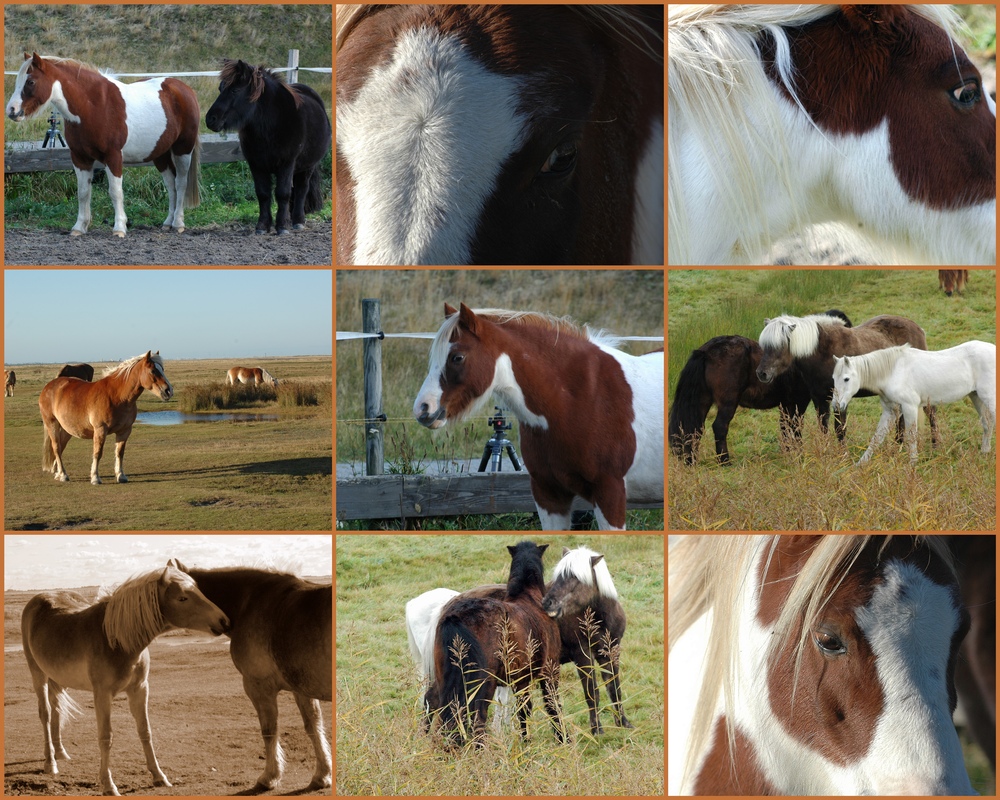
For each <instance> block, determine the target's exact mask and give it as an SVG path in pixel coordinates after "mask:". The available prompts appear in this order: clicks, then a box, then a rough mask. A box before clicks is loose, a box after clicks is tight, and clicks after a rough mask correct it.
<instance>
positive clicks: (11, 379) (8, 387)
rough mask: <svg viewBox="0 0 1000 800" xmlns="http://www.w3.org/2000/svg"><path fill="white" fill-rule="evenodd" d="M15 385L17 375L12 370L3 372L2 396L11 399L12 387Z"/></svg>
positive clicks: (12, 394)
mask: <svg viewBox="0 0 1000 800" xmlns="http://www.w3.org/2000/svg"><path fill="white" fill-rule="evenodd" d="M16 385H17V373H16V372H14V370H12V369H11V370H6V369H5V370H4V371H3V396H4V397H13V396H14V387H15V386H16Z"/></svg>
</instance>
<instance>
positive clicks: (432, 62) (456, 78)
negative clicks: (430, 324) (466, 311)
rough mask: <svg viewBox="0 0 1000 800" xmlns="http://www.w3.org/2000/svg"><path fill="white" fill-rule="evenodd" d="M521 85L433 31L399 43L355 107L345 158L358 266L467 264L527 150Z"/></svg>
mask: <svg viewBox="0 0 1000 800" xmlns="http://www.w3.org/2000/svg"><path fill="white" fill-rule="evenodd" d="M517 102H518V82H517V80H516V79H514V78H510V77H503V76H500V75H496V74H494V73H492V72H489V71H487V70H486V69H485V68H484V67H483V66H482V65H481V64H480V63H479V62H477V61H475V60H474V59H473V58H471V57H470V56H469V54H468V53H467V52H466V50H465V48H464V47H463V46H462V44H461V43H460V42H459V41H458V39H456V38H454V37H451V36H445V35H444V34H443V33H441V32H440V31H439V30H437V29H434V28H426V27H422V28H417V29H415V30H411V31H407V32H406V33H404V34H402V35H401V36H400V37H399V41H398V42H397V44H396V47H395V49H394V51H393V55H392V59H391V60H390V61H388V62H387V63H385V64H382V65H381V66H378V67H376V68H375V69H373V70H372V72H371V74H370V75H369V77H368V79H367V81H366V83H365V85H364V86H363V87H362V89H361V90H360V91H359V92H358V94H357V96H356V97H354V98H353V99H352V100H351V101H350V102H338V103H337V152H338V155H339V156H342V157H343V158H344V159H345V160H346V161H347V164H348V165H349V167H350V170H351V176H352V177H353V179H354V182H355V184H354V202H355V206H356V209H355V217H356V223H357V234H356V239H355V252H354V254H353V260H352V263H354V264H466V263H468V262H469V261H470V249H471V244H472V239H473V236H474V234H475V231H476V226H477V224H478V220H479V216H480V213H481V211H482V209H483V206H484V205H485V203H486V201H487V200H488V198H489V196H490V193H491V192H492V190H493V187H494V184H495V182H496V179H497V176H498V175H499V173H500V168H501V166H502V165H503V163H504V161H505V160H506V159H507V158H508V157H509V156H510V155H511V154H512V153H513V152H515V151H516V150H517V149H518V147H519V146H520V144H521V141H522V138H523V136H524V131H525V129H526V120H525V119H524V118H523V117H522V116H521V115H519V114H518V113H517Z"/></svg>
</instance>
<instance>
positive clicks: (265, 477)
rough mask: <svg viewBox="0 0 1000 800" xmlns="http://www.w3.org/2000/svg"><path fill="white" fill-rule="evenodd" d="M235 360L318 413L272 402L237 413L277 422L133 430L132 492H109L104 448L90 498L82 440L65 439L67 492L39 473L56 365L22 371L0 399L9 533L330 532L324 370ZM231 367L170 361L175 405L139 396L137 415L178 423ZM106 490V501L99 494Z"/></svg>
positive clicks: (302, 362) (124, 487) (323, 362)
mask: <svg viewBox="0 0 1000 800" xmlns="http://www.w3.org/2000/svg"><path fill="white" fill-rule="evenodd" d="M241 360H242V361H244V362H248V361H253V363H254V364H257V363H260V364H264V365H265V366H267V368H268V369H269V370H270V371H271V372H272V373H273V374H274V375H276V376H277V377H278V378H279V380H285V381H289V382H292V381H295V382H298V383H300V384H307V385H310V386H312V387H314V388H315V390H316V396H317V398H318V401H319V404H318V405H310V406H294V407H287V406H284V405H282V404H280V396H279V400H278V402H269V403H260V404H257V405H256V406H255V407H253V408H251V409H247V408H245V407H244V408H241V409H240V410H241V411H244V412H245V411H248V410H249V411H253V413H256V414H276V415H277V419H276V420H261V421H223V422H211V423H197V424H179V425H149V424H141V423H139V422H137V423H136V424H135V426H134V427H133V429H132V435H131V437H130V438H129V441H128V446H127V449H126V465H127V473H128V475H129V481H130V482H129V483H128V484H115V483H114V472H113V461H114V450H113V444H112V443H111V441H110V437H109V441H108V442H106V443H105V448H104V457H103V458H102V460H101V468H102V469H101V471H102V479H103V480H104V481H105V483H104V485H102V486H92V485H91V484H90V482H89V479H88V476H89V474H90V463H91V457H92V443H91V442H90V441H89V440H83V439H73V440H71V441H70V442H69V444H68V445H67V446H66V450H65V452H64V453H63V460H64V463H65V465H66V470H67V472H68V474H69V476H70V482H69V483H62V484H61V483H58V482H57V481H55V480H53V477H52V475H51V474H47V473H43V472H42V469H41V452H42V450H41V442H42V423H41V419H40V417H39V413H38V395H39V392H40V391H41V388H42V387H43V386H44V385H45V384H46V383H47V382H48V381H50V380H51V379H52V378H54V377H55V376H56V373H57V372H58V371H59V368H60V366H61V365H51V364H36V365H18V366H17V367H16V371H17V387H16V389H15V396H14V397H13V398H10V397H8V398H6V402H5V405H4V527H5V529H6V530H36V531H37V530H330V528H331V525H332V502H333V501H332V486H331V460H330V457H331V451H332V431H331V418H332V409H331V403H332V386H331V384H330V374H331V370H332V365H331V362H330V359H329V358H328V357H322V356H297V357H286V358H268V359H241ZM233 363H234V362H233V361H232V360H230V359H225V360H222V359H219V360H212V359H203V360H190V361H183V360H177V361H173V360H170V359H169V357H167V358H166V359H165V366H166V374H167V377H168V378H169V379H170V381H171V383H172V384H173V386H174V390H175V395H174V398H173V399H171V400H170V401H169V402H166V403H164V402H161V401H159V400H157V399H156V398H155V397H153V396H152V395H150V394H149V393H148V392H144V393H143V394H142V396H141V397H140V398H139V403H138V410H139V413H140V414H141V413H143V412H157V411H177V410H178V409H179V406H180V404H181V403H182V402H183V398H184V397H185V393H186V391H187V392H191V391H194V390H196V389H197V388H198V387H200V386H201V385H202V384H206V383H213V382H214V383H221V382H222V381H223V380H225V376H226V370H227V369H228V368H229V367H230V366H232V365H233ZM95 366H98V365H97V364H96V363H95ZM101 366H103V365H101ZM95 377H99V373H98V375H95ZM109 453H110V459H109ZM107 490H110V491H111V492H113V493H114V494H113V495H109V494H106V493H105V492H106V491H107Z"/></svg>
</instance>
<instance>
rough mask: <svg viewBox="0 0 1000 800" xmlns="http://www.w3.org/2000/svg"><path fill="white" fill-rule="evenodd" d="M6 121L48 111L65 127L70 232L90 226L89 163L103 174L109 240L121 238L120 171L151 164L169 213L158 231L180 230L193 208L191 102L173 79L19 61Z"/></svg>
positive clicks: (43, 60)
mask: <svg viewBox="0 0 1000 800" xmlns="http://www.w3.org/2000/svg"><path fill="white" fill-rule="evenodd" d="M24 59H25V60H24V63H23V64H22V65H21V69H20V70H19V71H18V73H17V80H16V82H15V84H14V93H13V94H12V95H11V97H10V100H8V101H7V116H8V117H9V118H10V119H12V120H14V121H15V122H19V121H20V120H22V119H28V118H31V117H35V116H37V115H39V114H41V113H43V112H44V111H45V109H46V108H47V107H48V106H49V104H50V103H51V104H52V105H53V106H55V108H56V110H57V111H58V112H59V113H60V114H62V117H63V119H64V120H66V144H67V145H68V146H69V154H70V157H71V158H72V159H73V169H74V170H75V171H76V180H77V196H78V198H79V201H80V202H79V214H78V215H77V218H76V224H75V225H74V226H73V230H71V231H70V235H72V236H80V235H82V234H84V233H86V232H87V228H88V227H89V226H90V191H91V190H90V186H91V183H92V182H93V180H94V162H95V161H101V162H103V163H104V165H105V166H106V167H107V168H108V192H109V193H110V195H111V203H112V205H114V208H115V223H114V228H113V230H112V233H113V234H114V235H115V236H121V237H124V236H125V225H126V223H127V222H128V219H127V218H126V216H125V204H124V199H123V194H122V165H123V164H137V163H140V162H143V161H152V162H153V164H154V165H155V166H156V168H157V169H158V170H159V171H160V175H161V176H162V178H163V183H164V185H166V187H167V196H168V198H169V203H170V210H169V211H168V213H167V218H166V219H165V220H164V221H163V227H164V229H169V228H174V229H175V230H177V232H178V233H180V232H182V231H183V230H184V209H185V207H187V208H194V207H195V206H197V205H198V163H199V156H198V147H199V140H198V123H199V120H200V118H201V112H200V111H199V109H198V98H197V96H196V95H195V93H194V90H192V89H191V87H190V86H188V85H187V84H184V83H181V82H180V81H179V80H177V79H176V78H153V79H151V80H146V81H139V82H138V83H128V84H126V83H120V82H119V81H116V80H113V79H111V78H108V77H105V76H104V75H102V74H101V73H99V72H98V71H97V70H95V69H93V68H92V67H88V66H86V65H85V64H81V63H80V62H79V61H74V60H73V59H69V58H54V57H52V56H46V57H42V56H40V55H38V53H34V54H33V55H28V54H27V53H25V54H24Z"/></svg>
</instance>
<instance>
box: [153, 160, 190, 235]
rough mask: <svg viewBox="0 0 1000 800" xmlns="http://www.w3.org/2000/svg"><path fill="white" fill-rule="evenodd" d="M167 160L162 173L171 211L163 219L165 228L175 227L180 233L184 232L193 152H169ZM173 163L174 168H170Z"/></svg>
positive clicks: (158, 166)
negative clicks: (180, 153) (185, 198)
mask: <svg viewBox="0 0 1000 800" xmlns="http://www.w3.org/2000/svg"><path fill="white" fill-rule="evenodd" d="M166 162H167V166H166V169H161V170H160V174H161V175H162V176H163V182H164V184H166V187H167V196H168V198H169V200H170V211H169V213H168V214H167V218H166V219H165V220H164V221H163V229H164V230H167V229H169V228H174V230H176V231H177V232H178V233H184V196H185V192H186V191H187V181H188V173H189V172H190V171H191V154H190V153H188V154H187V155H183V156H180V155H177V154H175V153H167V154H166ZM171 164H173V169H170V165H171ZM156 167H157V169H159V168H160V165H159V164H157V165H156Z"/></svg>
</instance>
